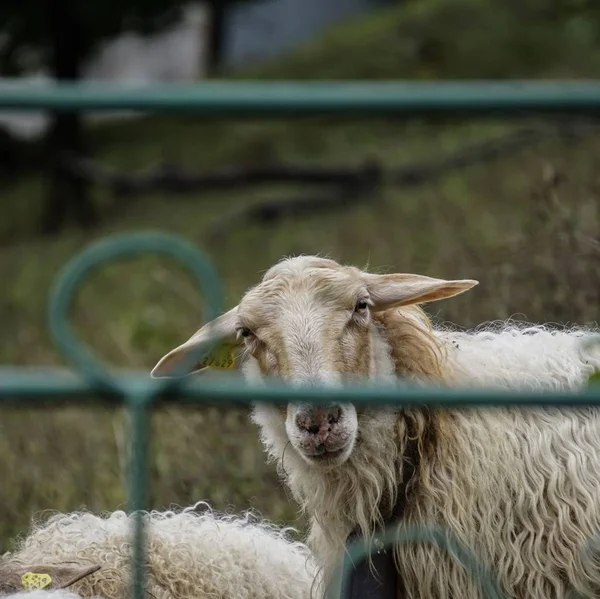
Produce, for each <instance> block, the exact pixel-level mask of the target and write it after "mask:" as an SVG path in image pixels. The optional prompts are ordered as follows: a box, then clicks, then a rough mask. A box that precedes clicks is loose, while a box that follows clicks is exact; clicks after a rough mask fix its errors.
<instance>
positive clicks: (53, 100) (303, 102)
mask: <svg viewBox="0 0 600 599" xmlns="http://www.w3.org/2000/svg"><path fill="white" fill-rule="evenodd" d="M0 109H5V110H7V109H12V110H15V109H16V110H19V111H21V110H59V111H60V110H94V111H106V110H136V111H153V112H156V111H168V112H172V111H177V112H182V111H188V112H194V113H197V114H207V115H214V114H222V115H226V116H235V115H242V116H262V117H280V116H292V115H311V114H324V113H335V114H340V113H348V112H349V113H353V114H357V113H360V114H371V115H382V114H384V113H391V114H436V113H439V114H442V113H445V114H448V113H465V114H467V115H468V116H469V117H472V116H475V115H480V114H481V115H485V114H492V113H503V114H510V115H512V116H517V115H519V114H521V115H526V114H531V113H565V112H571V113H573V112H576V113H582V112H586V113H588V114H589V115H597V114H598V113H600V83H598V82H596V81H576V82H575V81H573V82H568V83H567V82H564V81H563V82H561V81H535V82H532V81H521V80H517V81H439V82H421V81H418V82H416V81H415V82H398V81H382V82H363V81H324V82H321V81H309V82H299V81H276V82H271V81H226V82H223V81H205V82H202V83H193V84H162V85H156V84H151V85H148V84H142V85H127V86H124V85H114V84H106V83H60V84H50V83H41V84H40V83H27V84H24V83H21V82H18V81H7V82H5V83H0Z"/></svg>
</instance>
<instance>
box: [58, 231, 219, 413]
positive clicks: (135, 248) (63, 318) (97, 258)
mask: <svg viewBox="0 0 600 599" xmlns="http://www.w3.org/2000/svg"><path fill="white" fill-rule="evenodd" d="M148 253H159V254H165V255H167V256H170V257H171V258H174V259H175V260H178V261H179V262H181V263H182V264H183V265H184V266H186V267H187V268H188V269H189V271H190V272H191V273H192V275H193V276H194V278H195V280H196V281H197V282H198V285H199V287H200V291H201V293H203V296H204V297H205V299H206V305H207V312H206V314H207V320H209V321H210V320H212V319H213V318H216V317H217V316H218V315H219V313H220V309H221V305H222V290H221V282H220V279H219V276H218V274H217V271H216V270H215V268H214V266H213V264H212V262H211V261H210V260H209V259H208V258H207V257H206V255H205V254H204V253H203V252H201V251H200V250H199V249H197V248H196V247H194V246H193V245H192V244H191V243H189V242H188V241H186V240H185V239H184V238H182V237H180V236H176V235H171V234H168V233H161V232H154V231H142V232H132V233H122V234H117V235H112V236H109V237H106V238H104V239H101V240H99V241H96V242H93V243H91V244H90V245H88V246H87V247H86V248H84V249H83V250H82V251H81V252H80V253H79V254H76V255H75V256H74V257H73V258H72V259H71V260H70V261H69V262H67V264H66V265H65V267H64V268H63V270H62V271H61V272H60V273H59V275H58V277H57V279H56V280H55V283H54V286H53V287H52V290H51V293H50V301H49V308H48V325H49V328H50V332H51V335H52V338H53V340H54V343H55V344H56V346H57V347H58V349H59V350H60V351H61V352H62V353H63V354H64V355H65V357H66V358H67V359H69V361H71V362H72V363H73V365H74V366H76V367H77V368H78V369H79V370H80V371H81V372H82V374H84V375H85V376H86V377H88V378H89V379H91V381H92V382H93V383H94V384H95V385H96V386H97V387H98V388H101V389H104V390H110V391H111V392H114V393H119V394H126V392H127V390H126V389H124V388H123V385H122V384H121V383H120V382H119V380H118V379H117V378H116V377H114V376H112V375H111V373H110V372H109V371H108V370H107V368H105V367H104V366H103V365H102V364H101V363H100V362H99V361H98V360H97V358H95V357H94V356H93V354H92V352H91V350H90V348H89V346H88V345H87V344H86V343H85V342H83V341H81V340H80V339H79V337H78V336H77V334H76V333H75V332H74V330H73V326H72V325H71V323H70V318H69V317H70V311H71V308H72V305H73V302H74V300H75V296H76V293H77V291H78V290H79V289H80V287H81V286H82V284H83V283H84V282H85V280H86V279H88V278H89V277H90V276H91V275H92V274H94V273H95V272H97V271H98V270H100V269H101V268H102V267H103V266H105V265H106V264H107V263H108V262H114V261H116V260H119V259H124V258H131V257H136V256H139V255H143V254H148ZM210 349H211V348H210V347H208V348H204V349H203V351H202V348H201V350H199V351H196V352H192V353H191V354H190V355H189V356H187V358H186V360H184V363H182V364H181V365H180V367H179V369H178V370H180V371H181V372H184V371H185V369H186V368H188V367H189V366H191V365H192V364H193V363H196V362H197V361H198V360H200V359H201V358H202V357H203V355H205V354H206V353H208V351H209V350H210ZM182 380H183V379H178V378H174V379H160V380H153V379H150V377H148V381H147V385H148V389H147V393H139V392H136V393H135V394H128V402H133V401H142V402H146V401H148V402H149V401H151V400H152V398H153V396H156V395H158V394H160V393H162V392H164V391H166V390H169V389H172V388H173V387H177V386H179V385H181V384H182Z"/></svg>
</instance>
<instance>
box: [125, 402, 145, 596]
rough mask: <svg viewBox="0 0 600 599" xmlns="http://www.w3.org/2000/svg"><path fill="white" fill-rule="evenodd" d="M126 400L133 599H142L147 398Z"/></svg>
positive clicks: (143, 582)
mask: <svg viewBox="0 0 600 599" xmlns="http://www.w3.org/2000/svg"><path fill="white" fill-rule="evenodd" d="M127 400H128V407H127V409H128V414H129V417H130V421H129V427H130V431H131V446H130V447H131V455H130V460H129V474H128V480H129V498H128V499H129V501H128V504H129V505H128V508H129V511H130V513H131V514H132V518H133V531H132V534H133V544H132V550H133V551H132V559H131V566H132V570H131V574H132V581H131V582H132V591H133V593H132V599H144V596H145V592H146V576H145V563H146V559H145V558H146V555H145V551H146V547H145V529H144V512H145V511H146V510H147V509H148V446H149V441H150V408H149V403H150V402H149V397H148V395H147V394H145V393H142V392H140V391H138V392H136V393H132V394H131V395H130V396H129V397H128V398H127Z"/></svg>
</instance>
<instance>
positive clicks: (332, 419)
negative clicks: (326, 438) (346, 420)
mask: <svg viewBox="0 0 600 599" xmlns="http://www.w3.org/2000/svg"><path fill="white" fill-rule="evenodd" d="M341 416H342V408H341V407H340V406H338V405H334V406H327V407H326V408H321V407H312V406H307V407H305V408H301V409H300V410H299V411H298V413H297V414H296V426H297V427H298V428H299V429H300V430H301V431H302V432H308V433H310V434H311V435H318V434H319V433H325V432H329V431H331V429H332V427H334V426H335V425H336V424H337V423H338V421H339V419H340V418H341Z"/></svg>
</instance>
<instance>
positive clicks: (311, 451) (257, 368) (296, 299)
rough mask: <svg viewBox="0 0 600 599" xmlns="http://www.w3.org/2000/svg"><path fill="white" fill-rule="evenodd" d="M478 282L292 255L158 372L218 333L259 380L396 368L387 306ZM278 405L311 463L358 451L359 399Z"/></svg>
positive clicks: (320, 381) (306, 381)
mask: <svg viewBox="0 0 600 599" xmlns="http://www.w3.org/2000/svg"><path fill="white" fill-rule="evenodd" d="M475 284H476V282H475V281H470V280H466V281H464V280H463V281H443V280H440V279H432V278H430V277H424V276H421V275H406V274H390V275H375V274H371V273H366V272H363V271H361V270H359V269H357V268H354V267H344V266H341V265H339V264H338V263H337V262H334V261H332V260H326V259H323V258H317V257H314V256H300V257H297V258H291V259H287V260H284V261H282V262H280V263H278V264H276V265H275V266H273V267H272V268H271V269H269V270H268V271H267V273H266V274H265V276H264V277H263V280H262V281H261V283H260V284H258V285H257V286H255V287H253V288H252V289H250V290H249V291H248V292H247V293H246V294H245V296H244V297H243V298H242V300H241V301H240V303H239V305H238V306H236V307H235V308H233V309H232V310H230V311H229V312H227V313H226V314H224V315H223V316H221V317H219V318H217V319H216V320H215V321H213V322H212V323H209V324H207V325H205V327H203V328H202V329H200V331H198V332H197V333H196V334H195V335H194V336H193V337H192V338H191V339H189V340H188V341H187V342H186V343H184V344H183V345H181V346H179V347H178V348H175V349H174V350H172V351H171V352H169V353H168V354H167V355H166V356H164V357H163V358H162V359H161V361H160V362H159V363H158V364H157V366H156V367H155V368H154V370H153V371H152V375H153V376H154V377H157V376H173V371H174V370H175V369H176V368H177V367H178V366H180V365H181V362H182V361H183V360H184V359H185V358H186V357H187V355H188V354H189V353H190V351H191V350H193V349H195V348H197V347H198V346H200V345H202V344H203V343H206V342H207V340H208V339H209V338H210V337H211V334H212V335H214V336H216V337H217V338H218V339H219V340H220V341H221V342H222V344H223V345H229V346H235V347H237V348H238V349H241V352H239V353H240V362H241V364H242V371H243V372H244V375H245V376H246V378H247V379H248V380H250V381H257V380H260V379H262V378H264V377H275V378H280V379H283V380H285V381H287V382H290V383H292V384H293V385H319V386H331V385H340V384H342V383H344V382H346V381H348V380H350V379H360V378H366V377H371V378H372V377H377V376H378V375H381V374H392V373H393V370H394V366H393V363H392V360H391V357H390V355H389V351H388V346H387V345H386V342H385V340H384V338H385V332H384V331H382V330H381V326H380V325H378V323H377V319H376V318H377V313H378V312H382V311H385V310H390V309H395V308H398V307H400V306H408V305H411V304H418V303H420V302H423V301H433V300H436V299H442V298H444V297H450V296H452V295H456V294H457V293H461V292H462V291H466V290H467V289H469V288H470V287H472V286H473V285H475ZM191 366H192V367H191V368H188V369H187V370H185V372H184V373H180V374H185V373H191V372H197V371H199V370H203V369H204V366H205V364H196V365H191ZM269 409H270V410H271V415H272V416H274V417H276V418H278V419H279V420H280V424H281V421H283V422H284V423H285V424H284V428H285V433H286V435H287V437H288V439H289V442H290V443H291V445H292V446H293V448H294V449H295V450H296V451H297V452H298V453H299V454H300V455H301V456H302V458H303V459H305V460H306V461H308V462H309V463H311V464H327V465H331V464H337V463H341V462H343V461H345V460H346V459H348V457H349V456H350V454H351V452H352V449H353V447H354V444H355V441H356V438H357V434H358V417H357V411H356V409H355V408H354V406H352V405H349V404H344V405H340V404H336V405H329V406H326V407H319V406H312V405H307V404H303V405H297V404H289V405H288V406H287V407H285V408H269ZM263 428H264V427H263Z"/></svg>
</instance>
